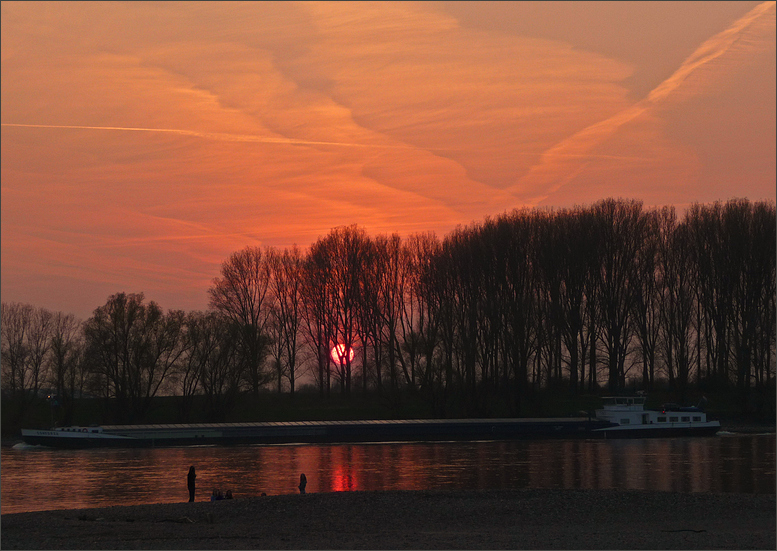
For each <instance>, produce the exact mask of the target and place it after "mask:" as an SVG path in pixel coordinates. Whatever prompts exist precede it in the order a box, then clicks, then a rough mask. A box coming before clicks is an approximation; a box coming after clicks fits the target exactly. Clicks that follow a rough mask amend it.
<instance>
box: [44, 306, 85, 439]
mask: <svg viewBox="0 0 777 551" xmlns="http://www.w3.org/2000/svg"><path fill="white" fill-rule="evenodd" d="M83 346H84V343H83V332H82V324H81V322H80V321H79V320H77V319H76V318H75V316H73V315H72V314H67V315H66V314H63V313H61V312H57V313H56V314H54V319H53V320H52V332H51V349H50V358H49V362H50V364H51V368H50V374H51V378H52V383H53V387H54V389H55V392H56V394H57V396H59V404H60V406H61V408H62V410H61V411H62V415H63V417H62V424H64V425H69V424H72V418H73V413H74V405H75V398H76V397H78V398H80V397H81V396H82V393H83V389H84V383H85V381H84V378H85V373H84V370H83V362H82V358H83Z"/></svg>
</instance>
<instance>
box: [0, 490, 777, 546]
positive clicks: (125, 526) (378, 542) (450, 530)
mask: <svg viewBox="0 0 777 551" xmlns="http://www.w3.org/2000/svg"><path fill="white" fill-rule="evenodd" d="M0 520H1V523H2V532H1V533H0V545H2V548H3V549H773V548H775V496H774V494H768V495H766V494H686V493H674V492H656V491H642V490H623V491H621V490H545V489H526V490H478V491H460V490H423V491H385V492H336V493H320V494H306V495H294V494H288V495H276V496H263V497H250V498H237V499H234V500H224V501H219V502H195V503H171V504H151V505H130V506H113V507H104V508H91V509H69V510H67V509H61V510H52V511H39V512H31V513H14V514H5V515H2V517H1V518H0Z"/></svg>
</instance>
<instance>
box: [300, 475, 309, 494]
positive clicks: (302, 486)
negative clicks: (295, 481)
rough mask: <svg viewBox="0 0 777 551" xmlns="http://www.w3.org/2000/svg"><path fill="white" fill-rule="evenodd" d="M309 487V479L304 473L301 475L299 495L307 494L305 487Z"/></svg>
mask: <svg viewBox="0 0 777 551" xmlns="http://www.w3.org/2000/svg"><path fill="white" fill-rule="evenodd" d="M307 485H308V479H307V477H306V476H305V473H302V474H301V475H299V486H298V487H299V493H301V494H304V493H305V486H307Z"/></svg>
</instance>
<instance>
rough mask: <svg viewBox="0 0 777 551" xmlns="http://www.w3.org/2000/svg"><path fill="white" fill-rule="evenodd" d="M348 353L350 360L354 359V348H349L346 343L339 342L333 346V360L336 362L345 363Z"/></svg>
mask: <svg viewBox="0 0 777 551" xmlns="http://www.w3.org/2000/svg"><path fill="white" fill-rule="evenodd" d="M346 355H347V356H348V361H351V360H353V348H349V347H347V346H346V345H344V344H338V345H337V346H335V347H334V348H332V360H333V361H334V362H335V363H336V364H344V363H345V358H346Z"/></svg>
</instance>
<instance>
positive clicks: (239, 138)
mask: <svg viewBox="0 0 777 551" xmlns="http://www.w3.org/2000/svg"><path fill="white" fill-rule="evenodd" d="M2 126H10V127H17V128H55V129H63V130H68V129H70V130H116V131H122V132H161V133H168V134H179V135H182V136H192V137H195V138H203V139H207V140H218V141H224V142H246V143H264V144H283V145H332V146H340V147H367V148H378V149H409V147H408V146H403V145H390V144H365V143H344V142H325V141H315V140H298V139H294V138H274V137H269V136H251V135H247V134H228V133H224V132H196V131H194V130H183V129H179V128H133V127H126V126H81V125H73V124H22V123H2Z"/></svg>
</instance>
